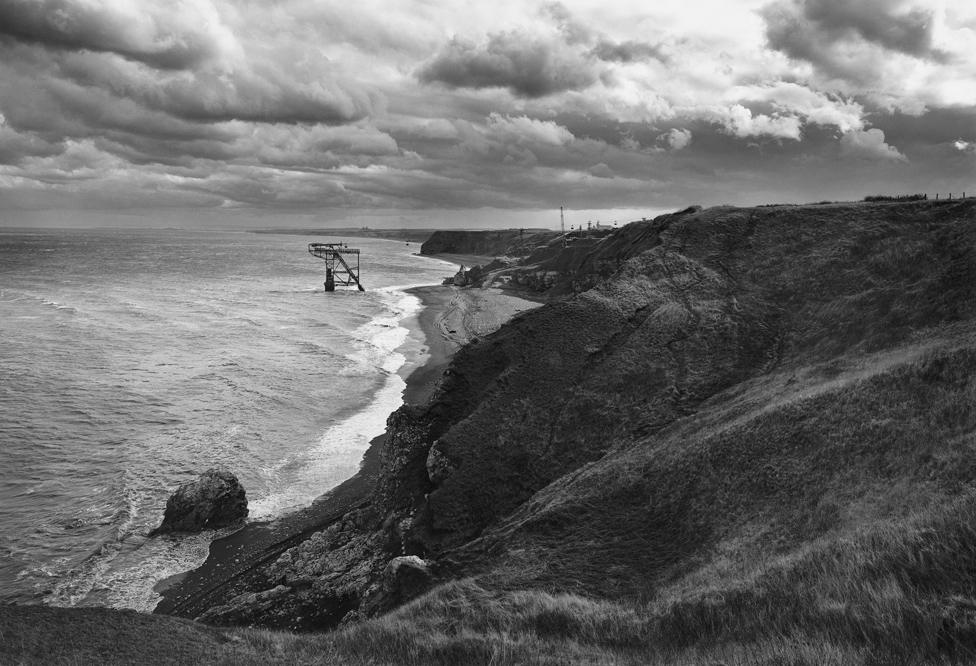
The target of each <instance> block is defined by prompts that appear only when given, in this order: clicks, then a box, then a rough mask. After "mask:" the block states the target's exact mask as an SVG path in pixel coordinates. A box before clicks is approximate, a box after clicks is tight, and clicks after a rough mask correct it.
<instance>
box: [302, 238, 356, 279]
mask: <svg viewBox="0 0 976 666" xmlns="http://www.w3.org/2000/svg"><path fill="white" fill-rule="evenodd" d="M308 253H309V254H310V255H312V256H313V257H318V258H319V259H322V260H323V261H324V262H325V290H326V291H335V288H336V285H337V284H341V285H343V286H346V287H349V286H351V285H353V284H355V285H356V286H357V287H358V288H359V291H366V289H365V287H363V285H362V284H360V282H359V250H357V249H356V248H352V247H349V246H347V245H346V244H345V243H309V244H308ZM353 257H355V258H356V265H355V266H353V265H352V258H353ZM346 259H348V260H349V261H346Z"/></svg>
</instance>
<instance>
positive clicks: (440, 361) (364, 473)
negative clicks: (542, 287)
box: [155, 285, 539, 618]
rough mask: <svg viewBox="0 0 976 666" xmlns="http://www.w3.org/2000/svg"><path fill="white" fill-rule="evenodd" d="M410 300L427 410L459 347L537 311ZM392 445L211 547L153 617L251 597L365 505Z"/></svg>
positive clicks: (413, 400)
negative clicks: (277, 567)
mask: <svg viewBox="0 0 976 666" xmlns="http://www.w3.org/2000/svg"><path fill="white" fill-rule="evenodd" d="M409 292H410V293H412V294H414V295H415V296H417V297H418V298H420V299H421V302H422V303H423V308H422V310H421V311H420V312H419V314H418V317H417V320H418V324H419V326H420V328H421V330H422V331H423V333H424V337H425V342H426V344H427V354H428V358H427V360H426V361H425V363H424V364H423V365H421V366H420V367H418V368H416V369H415V370H413V371H412V372H411V373H410V374H409V376H408V377H406V388H405V389H404V391H403V401H404V403H406V404H409V405H422V404H424V403H426V402H427V401H428V400H429V399H430V396H431V395H432V394H433V392H434V389H435V388H436V386H437V383H438V381H439V380H440V378H441V376H442V375H443V374H444V370H445V369H446V368H447V365H448V364H449V363H450V360H451V357H452V356H453V355H454V352H455V351H457V349H458V347H460V346H461V345H462V344H464V343H466V342H468V341H469V340H471V339H472V338H475V337H481V336H484V335H487V334H488V333H491V332H492V331H494V330H497V328H498V327H499V326H501V324H503V323H504V322H505V321H507V320H508V319H509V318H511V317H512V316H513V315H514V314H516V313H517V312H521V311H522V310H526V309H530V308H533V307H538V305H539V303H535V302H532V301H527V300H524V299H521V298H519V297H517V296H514V295H511V294H508V293H504V292H502V291H500V290H498V289H477V288H469V289H460V288H458V287H453V286H440V285H437V286H429V287H416V288H413V289H411V290H409ZM386 439H387V435H386V434H384V435H380V436H379V437H376V438H374V439H373V440H372V441H371V442H370V445H369V448H368V449H367V450H366V453H365V454H364V455H363V461H362V464H361V466H360V469H359V472H358V473H357V474H356V475H354V476H353V477H351V478H349V479H347V480H346V481H344V482H343V483H341V484H340V485H338V486H337V487H335V488H333V489H332V490H330V491H329V492H327V493H325V494H324V495H322V496H321V497H319V498H318V499H317V500H315V502H314V503H313V504H312V505H311V506H310V507H307V508H305V509H301V510H299V511H296V512H294V513H291V514H289V515H286V516H283V517H281V518H278V519H275V520H273V521H270V522H258V523H249V524H247V525H246V526H245V527H244V528H242V529H241V530H239V531H238V532H235V533H234V534H231V535H229V536H227V537H224V538H222V539H217V540H216V541H214V542H213V543H211V544H210V554H209V556H208V557H207V560H206V562H204V563H203V564H202V565H201V566H200V567H198V568H196V569H194V570H193V571H190V572H187V573H183V574H179V575H177V576H171V577H169V578H167V579H165V580H163V581H160V583H158V584H157V585H156V591H157V592H159V593H160V594H161V595H162V597H163V599H162V600H161V601H160V602H159V604H158V605H157V606H156V609H155V612H156V613H165V614H171V615H178V616H181V617H188V618H195V617H197V616H199V615H200V614H201V613H203V612H204V611H205V610H207V609H208V608H210V607H212V606H215V605H219V604H222V603H226V601H227V600H229V599H231V598H232V597H234V596H236V595H237V594H240V593H241V592H244V591H248V588H249V585H250V584H251V583H260V582H261V573H260V568H261V565H263V564H265V563H268V562H270V561H273V560H274V559H276V558H277V557H278V556H279V555H281V553H283V552H284V551H285V550H287V549H289V548H291V547H292V546H295V545H297V544H298V543H300V542H301V541H303V540H304V539H305V538H307V537H308V536H309V535H311V534H313V533H314V532H317V531H319V530H322V529H324V528H325V527H327V526H328V525H329V524H331V523H332V522H334V521H335V520H337V519H338V518H340V517H341V516H342V515H343V514H345V513H347V512H349V511H351V510H353V509H355V508H358V507H361V506H363V505H365V504H366V503H367V502H368V501H369V496H370V491H371V490H372V488H373V486H374V484H375V482H376V480H377V478H378V476H379V473H380V457H381V455H380V454H381V453H382V450H383V446H384V445H385V443H386Z"/></svg>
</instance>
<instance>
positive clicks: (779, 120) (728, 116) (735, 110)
mask: <svg viewBox="0 0 976 666" xmlns="http://www.w3.org/2000/svg"><path fill="white" fill-rule="evenodd" d="M714 116H716V119H717V120H718V121H719V122H720V123H722V125H723V126H724V128H725V131H726V132H728V133H729V134H731V135H732V136H736V137H739V138H740V139H742V138H747V137H759V136H768V137H772V138H777V139H792V140H794V141H799V140H800V128H801V127H802V122H801V120H800V119H799V118H798V117H796V116H792V115H778V114H774V115H768V114H765V113H759V114H753V112H752V111H751V110H750V109H748V108H746V107H745V106H743V105H741V104H733V105H732V106H729V107H727V108H724V109H719V110H717V111H716V112H714Z"/></svg>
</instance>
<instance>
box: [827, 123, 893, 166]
mask: <svg viewBox="0 0 976 666" xmlns="http://www.w3.org/2000/svg"><path fill="white" fill-rule="evenodd" d="M840 151H841V155H843V156H844V157H852V158H855V159H861V160H870V161H877V162H907V161H908V158H907V157H905V156H904V155H903V154H902V153H901V152H899V150H898V149H897V148H895V147H894V146H889V145H888V144H887V143H885V133H884V132H883V131H881V130H879V129H877V128H874V129H869V130H852V131H850V132H845V133H844V135H843V136H841V138H840Z"/></svg>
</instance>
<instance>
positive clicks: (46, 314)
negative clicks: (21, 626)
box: [0, 230, 451, 609]
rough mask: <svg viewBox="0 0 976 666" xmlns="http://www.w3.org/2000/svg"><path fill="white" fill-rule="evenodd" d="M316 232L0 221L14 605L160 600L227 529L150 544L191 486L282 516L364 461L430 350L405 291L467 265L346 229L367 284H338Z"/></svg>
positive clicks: (2, 533)
mask: <svg viewBox="0 0 976 666" xmlns="http://www.w3.org/2000/svg"><path fill="white" fill-rule="evenodd" d="M312 240H328V239H323V238H311V237H310V238H304V237H301V236H283V235H282V236H278V235H256V234H247V233H236V232H226V233H220V232H207V233H195V232H185V231H158V230H154V231H118V230H111V231H110V230H98V231H91V230H84V231H48V230H44V231H33V232H23V231H0V602H2V601H17V602H31V601H42V602H45V603H52V604H58V605H76V604H99V605H112V606H118V607H131V608H138V609H149V608H151V607H152V606H153V605H154V604H155V601H156V596H155V594H154V593H153V592H152V586H153V585H154V584H155V582H156V581H157V580H159V579H161V578H163V577H165V576H168V575H171V574H174V573H177V572H180V571H183V570H186V569H187V568H190V567H193V566H196V565H197V564H198V563H199V562H200V561H202V559H203V558H204V557H205V555H206V550H207V546H208V544H209V542H210V540H211V539H212V538H214V536H215V534H214V533H213V532H210V533H206V534H203V535H199V536H195V537H181V538H177V537H159V538H154V539H146V537H145V536H144V535H145V534H146V532H147V531H148V530H149V529H151V528H152V527H154V526H155V525H157V524H158V522H159V520H160V518H161V516H162V510H163V507H164V505H165V501H166V498H167V497H168V495H169V493H170V492H171V491H172V489H173V488H174V487H175V486H176V485H178V484H179V483H181V482H183V481H186V480H188V479H191V478H193V477H195V475H197V474H199V473H200V472H202V471H203V470H205V469H207V468H209V467H212V466H220V467H225V468H227V469H230V470H232V471H233V472H234V473H236V474H237V475H238V477H239V478H240V479H241V481H242V483H243V484H244V487H245V488H246V489H247V493H248V498H249V500H250V504H251V516H252V518H269V517H273V516H276V515H280V514H281V513H282V512H284V511H286V510H288V509H289V508H293V507H296V506H301V505H304V504H307V503H308V502H310V501H311V500H312V499H313V498H314V497H316V496H318V495H319V494H321V493H322V492H324V491H326V490H328V489H329V488H331V487H333V486H334V485H336V484H337V483H339V482H341V481H342V480H343V479H345V478H347V477H348V476H350V475H352V474H353V473H354V472H355V471H356V469H357V468H358V465H359V460H360V458H361V456H362V453H363V451H364V450H365V448H366V445H367V443H368V441H369V439H370V438H372V437H373V436H375V435H377V434H379V433H380V432H382V430H383V424H384V421H385V418H386V416H387V414H388V413H389V412H390V411H392V410H393V409H395V408H396V407H397V406H398V405H399V402H400V395H401V391H402V389H403V382H402V379H401V378H400V375H399V374H398V373H397V371H398V370H400V371H401V372H402V371H404V370H405V369H406V368H404V367H403V366H404V364H405V363H407V364H410V363H416V362H418V361H419V360H420V357H421V355H422V344H423V341H422V338H421V336H420V335H419V333H417V332H416V331H414V332H412V333H411V330H412V329H411V326H410V323H411V321H412V315H413V314H415V313H416V310H417V308H418V307H419V302H418V301H417V299H415V298H414V297H412V296H409V295H406V294H404V293H403V292H402V291H401V290H400V289H399V288H398V287H400V288H402V287H404V286H410V285H416V284H432V283H437V282H439V281H440V280H441V278H442V277H443V276H444V275H447V274H449V273H450V272H451V267H450V266H448V265H447V264H444V263H441V262H437V261H434V260H430V259H425V258H420V257H416V256H413V255H412V253H413V252H416V251H417V246H416V245H412V246H409V247H408V246H406V244H405V243H402V242H394V241H381V240H375V239H345V240H347V241H349V242H350V244H353V245H355V246H356V247H360V248H361V249H362V250H363V255H362V257H363V281H364V283H365V284H366V286H367V287H368V289H369V290H368V291H367V292H366V293H365V294H363V293H359V292H355V291H338V292H336V293H334V294H325V293H324V292H323V291H322V288H321V285H322V280H323V274H324V268H323V264H322V263H321V262H320V261H319V260H316V259H314V258H313V257H311V256H309V255H308V254H307V253H306V251H305V244H306V243H307V242H309V241H312Z"/></svg>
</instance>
